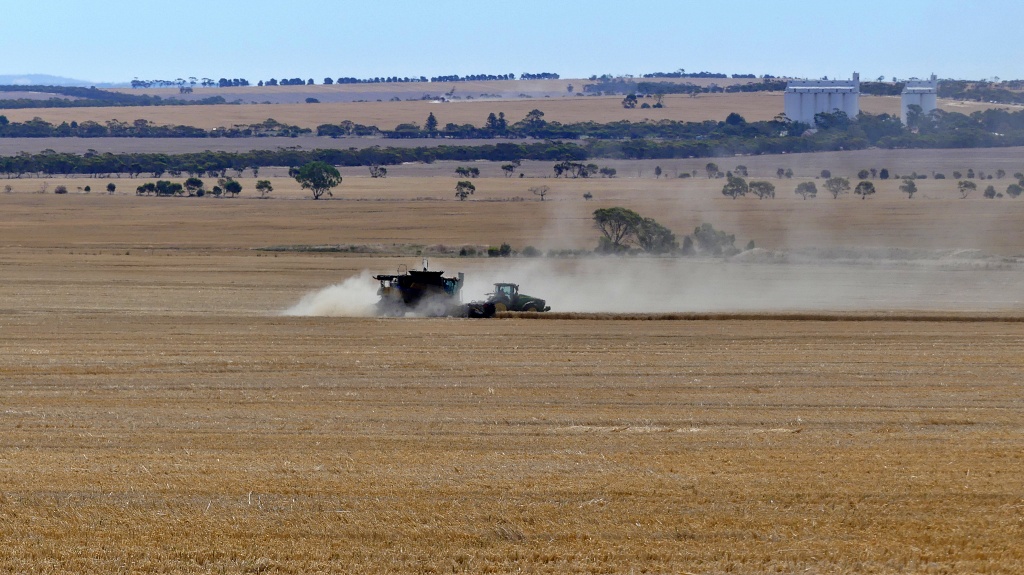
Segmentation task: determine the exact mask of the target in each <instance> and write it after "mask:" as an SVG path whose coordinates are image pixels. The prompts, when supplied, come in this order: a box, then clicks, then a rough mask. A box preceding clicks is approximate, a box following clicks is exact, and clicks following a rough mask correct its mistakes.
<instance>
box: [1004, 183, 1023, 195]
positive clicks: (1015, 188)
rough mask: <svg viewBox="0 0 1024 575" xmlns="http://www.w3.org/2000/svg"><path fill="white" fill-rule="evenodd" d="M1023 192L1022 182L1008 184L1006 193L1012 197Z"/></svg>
mask: <svg viewBox="0 0 1024 575" xmlns="http://www.w3.org/2000/svg"><path fill="white" fill-rule="evenodd" d="M1021 192H1024V187H1021V185H1020V184H1010V185H1009V186H1006V195H1008V196H1010V197H1011V198H1016V197H1018V196H1020V194H1021Z"/></svg>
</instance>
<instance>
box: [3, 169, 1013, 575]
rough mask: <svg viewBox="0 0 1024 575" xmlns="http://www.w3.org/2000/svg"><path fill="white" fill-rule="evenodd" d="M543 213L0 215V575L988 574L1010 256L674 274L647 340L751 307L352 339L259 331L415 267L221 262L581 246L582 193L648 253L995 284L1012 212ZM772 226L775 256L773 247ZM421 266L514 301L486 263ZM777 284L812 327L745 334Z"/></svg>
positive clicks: (561, 264)
mask: <svg viewBox="0 0 1024 575" xmlns="http://www.w3.org/2000/svg"><path fill="white" fill-rule="evenodd" d="M85 181H87V182H89V183H92V184H94V185H93V187H94V188H99V187H100V186H98V185H95V184H96V180H85ZM437 181H440V183H434V182H437ZM36 183H38V182H36ZM55 183H58V182H57V181H54V182H52V184H55ZM68 183H69V184H71V185H72V186H74V185H75V182H74V181H72V182H68ZM125 183H127V181H125ZM491 183H494V185H495V186H507V187H501V188H497V189H499V190H501V191H500V192H494V193H496V194H503V195H511V194H515V193H521V192H519V191H517V189H515V188H513V187H512V186H517V185H522V184H521V183H519V182H513V181H508V182H506V181H503V180H499V179H493V180H488V184H487V185H488V186H490V185H491ZM548 183H551V184H552V186H557V188H556V190H555V192H553V194H555V193H557V194H561V195H564V196H565V197H564V198H560V199H558V201H546V202H543V203H542V202H537V201H524V202H512V201H509V202H498V201H469V202H455V201H449V200H445V201H428V200H419V201H417V200H415V199H414V198H415V197H418V196H421V195H422V196H428V195H434V193H435V192H434V191H432V189H431V188H430V186H434V185H436V186H437V190H438V192H437V194H440V190H442V189H447V188H449V187H451V185H450V184H451V182H449V181H447V179H443V178H424V179H416V178H388V179H387V180H371V179H369V178H365V179H357V178H351V179H349V178H346V182H345V183H344V184H343V187H342V193H341V194H340V196H341V197H343V198H345V199H343V200H338V201H324V202H313V201H304V200H300V199H299V198H300V197H301V192H299V191H298V190H289V189H287V186H286V185H285V182H284V180H283V179H282V180H281V181H280V182H275V186H277V185H278V184H280V186H281V194H280V195H281V196H282V199H277V200H274V199H271V200H265V201H258V200H251V199H241V198H240V199H237V200H213V199H206V198H204V199H189V198H177V199H175V198H166V199H165V198H141V197H135V196H133V195H121V194H120V193H119V194H117V195H114V196H107V195H105V194H97V192H95V191H94V192H93V193H92V194H89V195H86V194H79V193H71V194H69V195H68V196H54V195H52V194H47V195H40V194H32V193H29V192H28V191H27V190H18V193H12V194H2V195H0V207H2V209H0V269H2V270H3V277H4V282H2V283H0V301H2V302H3V304H2V305H0V430H2V434H0V571H4V572H17V573H33V572H34V573H81V572H136V573H148V572H152V573H209V572H227V573H246V572H249V573H252V572H258V573H351V572H360V573H393V572H417V573H423V572H426V573H440V572H466V573H484V572H496V573H506V572H508V573H511V572H534V573H566V572H574V573H609V572H651V573H678V572H690V573H722V572H736V573H764V572H797V571H800V572H812V573H813V572H818V573H826V572H828V573H906V572H919V573H939V572H974V573H1013V572H1015V571H1016V570H1017V569H1019V565H1020V564H1021V563H1022V562H1024V548H1022V547H1021V546H1020V543H1019V542H1020V540H1021V538H1022V537H1024V520H1022V519H1021V517H1022V513H1021V511H1022V509H1024V496H1022V494H1024V450H1022V446H1024V426H1022V421H1024V413H1022V411H1024V403H1022V397H1024V396H1022V393H1021V388H1020V385H1021V381H1024V362H1021V361H1020V350H1021V345H1022V343H1024V323H1021V321H1020V320H1021V319H1022V317H1024V316H1022V315H1021V312H1020V308H1021V291H1020V287H1019V286H1020V285H1021V280H1022V278H1024V271H1022V270H1021V268H1020V263H1019V262H1016V263H1015V260H1012V259H999V258H995V259H991V260H988V259H985V260H979V266H971V265H964V264H963V263H960V264H954V265H952V267H950V268H948V269H947V268H943V267H942V266H938V267H937V268H936V269H931V267H930V266H929V264H927V263H925V262H902V263H900V262H895V263H894V262H889V264H886V265H881V264H879V265H874V264H866V263H863V262H861V263H848V264H838V263H832V264H829V265H828V266H823V267H820V268H819V267H818V266H813V265H805V264H800V265H795V264H771V263H769V264H765V263H756V262H755V263H738V262H734V263H729V264H725V263H719V262H713V261H702V262H696V263H694V264H693V265H692V266H691V265H690V264H686V265H684V266H683V268H682V269H683V271H684V272H686V275H687V276H688V277H689V281H690V283H689V284H688V287H687V288H686V289H683V288H681V287H680V285H679V284H677V285H675V286H669V287H668V288H663V289H669V290H670V291H671V292H673V293H674V292H677V291H678V292H682V293H681V298H680V300H679V303H678V304H677V305H679V309H677V310H676V311H680V312H688V311H694V310H697V311H699V308H700V306H699V305H698V304H697V302H696V300H694V301H693V302H691V303H687V302H688V298H689V296H690V295H691V294H690V293H688V292H687V290H688V289H693V290H694V291H699V292H700V293H701V295H700V297H701V298H704V297H707V294H708V292H711V293H712V294H714V293H715V292H718V295H719V296H721V295H722V294H730V293H731V294H732V297H734V298H736V299H734V300H733V301H734V302H737V301H748V302H756V305H754V306H753V307H754V311H755V312H756V313H746V314H744V315H742V316H740V315H732V316H730V315H718V316H709V315H703V316H690V317H694V318H695V319H693V320H687V319H680V318H685V317H688V316H672V315H663V316H655V315H645V316H621V315H614V314H610V315H607V316H604V318H603V319H599V316H594V315H590V316H586V317H587V319H577V318H575V317H573V316H572V315H562V316H558V315H555V316H551V317H550V319H546V320H543V321H538V320H527V319H495V320H489V321H484V320H479V321H471V320H458V319H387V320H384V319H375V318H366V317H291V316H282V315H281V313H280V312H281V311H282V310H284V309H286V308H288V307H289V306H291V305H293V304H295V303H297V302H298V300H299V298H300V297H301V296H302V295H303V294H305V293H307V292H309V291H312V290H317V289H319V288H321V287H324V286H327V285H330V284H333V283H338V282H339V281H341V280H342V279H344V278H348V277H351V276H356V275H358V274H359V273H360V272H361V271H363V270H373V271H390V270H393V269H394V268H395V266H396V265H398V264H415V263H417V262H416V261H408V260H409V258H393V257H391V258H389V257H383V256H378V255H375V256H358V255H341V254H313V253H304V252H296V251H282V252H264V251H258V250H253V249H252V248H257V247H262V246H270V245H299V244H318V243H325V244H329V243H344V242H353V243H375V242H388V241H390V242H399V243H403V242H407V243H415V242H422V243H425V244H426V243H441V242H444V243H447V244H449V245H459V244H472V243H496V242H499V241H503V240H507V241H511V242H513V243H516V244H517V245H521V244H520V242H525V241H527V240H529V239H530V237H531V236H532V235H534V234H536V235H539V236H541V237H544V238H547V240H546V241H549V242H551V244H552V245H551V246H550V247H560V246H563V245H566V244H573V243H574V242H577V243H578V244H580V245H591V244H592V243H593V240H594V233H595V232H593V230H590V229H588V221H587V218H588V214H589V211H591V210H593V209H594V208H595V207H598V206H599V205H605V204H599V203H598V202H597V201H594V202H584V201H582V200H580V199H576V198H578V197H579V195H580V194H581V193H582V191H584V190H588V189H594V190H596V191H597V192H600V193H599V194H597V195H598V198H599V199H602V201H607V202H608V204H607V205H612V202H614V203H622V204H626V205H630V206H631V207H635V208H636V209H637V210H638V211H641V212H642V213H644V212H646V213H650V214H652V215H656V217H657V218H658V219H659V221H662V220H665V221H664V222H663V223H668V224H670V225H671V226H672V227H674V228H675V227H678V229H680V230H685V229H687V227H688V226H692V225H695V224H694V222H699V221H700V220H703V219H711V218H715V219H712V221H713V223H715V224H716V226H718V225H719V222H722V223H721V227H724V228H726V229H730V226H735V227H734V228H733V229H731V230H730V231H733V232H741V233H740V235H741V236H742V237H743V239H746V238H747V237H748V236H749V237H753V238H757V239H758V242H759V243H760V242H761V241H762V238H768V239H767V240H765V241H766V242H767V243H768V244H771V243H773V242H774V243H776V245H777V246H778V247H793V246H800V245H806V243H804V242H809V241H810V239H812V238H813V239H814V242H810V243H815V242H816V244H817V245H819V246H822V247H829V248H833V249H838V248H840V247H842V246H844V245H849V243H850V242H857V241H863V242H866V243H877V245H883V246H885V245H887V246H902V247H904V248H907V249H916V250H925V251H926V250H928V249H937V248H945V247H947V246H948V247H959V248H972V249H978V250H982V251H984V252H987V253H1001V254H1004V255H1013V254H1016V253H1019V250H1018V247H1019V245H1020V239H1021V231H1020V228H1019V225H1017V223H1018V222H1019V221H1021V218H1020V216H1019V214H1018V210H1017V209H1016V208H1017V206H1019V205H1024V204H1020V203H1019V202H1013V201H1010V200H1003V201H1001V202H994V201H993V202H990V201H984V200H980V199H971V200H962V201H961V200H948V199H930V200H927V201H924V200H922V201H918V199H915V200H913V201H907V200H905V199H902V200H898V199H896V198H890V199H882V198H881V196H882V192H880V193H879V196H880V197H879V198H877V199H871V200H867V201H860V200H853V199H849V198H848V199H844V200H838V201H833V200H830V199H829V200H824V199H820V198H819V199H817V200H814V201H808V202H802V201H800V200H798V199H796V198H795V197H794V198H789V199H784V198H781V197H780V198H779V199H777V200H775V201H774V202H769V201H764V202H758V201H756V200H751V199H749V198H748V199H743V200H737V201H731V200H728V199H725V198H720V195H719V197H714V196H715V194H717V190H716V189H714V187H715V186H717V187H720V183H712V182H701V183H697V182H692V185H693V186H694V187H693V188H685V187H684V188H682V190H683V192H682V193H683V194H685V195H684V196H683V197H682V198H680V193H681V192H680V189H679V188H677V187H675V186H678V185H680V183H679V182H678V181H673V182H670V183H665V180H639V179H637V180H629V181H628V185H623V182H615V181H603V182H580V181H571V182H566V181H563V180H558V181H553V182H548ZM19 184H20V182H19ZM598 184H599V185H601V186H607V187H601V188H593V187H592V186H594V185H598ZM670 184H671V185H670ZM684 185H685V184H684ZM51 189H52V188H51ZM72 189H74V187H72ZM247 189H250V190H251V187H249V186H247ZM488 193H490V192H488ZM790 193H791V192H790ZM936 193H937V192H936ZM274 194H275V195H277V194H278V191H275V192H274ZM601 194H607V195H608V196H609V197H608V198H607V199H604V196H602V195H601ZM381 195H391V196H394V197H393V198H392V199H391V200H389V201H382V200H378V199H376V198H378V197H379V196H381ZM444 195H445V197H446V198H447V197H448V196H449V195H450V194H449V193H448V192H447V191H446V192H445V194H444ZM360 198H361V199H360ZM681 200H682V201H681ZM800 210H808V211H800ZM719 218H720V219H719ZM812 222H813V223H812ZM802 225H803V226H810V227H809V228H806V227H804V228H802V229H810V230H811V231H808V232H806V235H804V236H800V238H799V239H796V238H794V237H793V236H792V234H789V233H788V232H786V229H787V228H789V227H794V228H801V226H802ZM968 231H970V233H968ZM868 238H870V239H871V240H870V241H869V240H868ZM560 242H561V243H560ZM1014 250H1018V251H1014ZM517 261H519V260H517ZM520 263H521V262H520ZM433 265H434V267H437V268H438V269H445V270H448V271H449V272H455V271H466V272H467V273H468V274H469V275H470V277H471V278H473V277H475V276H495V277H498V276H501V277H504V278H507V279H510V280H513V281H517V280H518V279H519V278H518V276H517V277H509V275H514V274H516V273H519V272H518V271H517V269H516V266H517V265H519V264H509V263H508V262H504V261H494V260H488V259H479V258H477V259H452V260H442V261H436V262H434V263H433ZM676 265H677V264H676V263H674V262H672V261H670V260H659V259H650V260H644V259H640V260H614V261H613V266H612V269H611V270H606V271H602V272H601V273H599V274H596V275H593V274H591V275H587V274H588V272H587V270H593V269H597V268H600V267H601V264H600V263H599V262H598V261H597V260H580V261H554V262H553V263H550V269H551V270H553V271H552V273H559V274H564V278H563V279H564V282H565V283H567V284H568V285H570V286H575V287H576V288H577V289H578V293H579V294H580V296H581V297H582V295H583V292H584V291H585V290H584V289H583V287H584V286H586V285H589V284H590V283H593V284H597V283H598V282H600V280H601V278H602V277H603V278H605V279H607V280H608V281H609V282H611V280H613V279H617V278H626V281H625V282H620V281H616V282H612V283H616V284H619V285H618V286H617V288H616V290H615V291H613V293H612V296H613V297H610V298H608V299H606V300H605V305H606V306H607V307H604V308H601V307H594V308H592V311H602V310H614V309H616V308H615V305H614V301H622V300H630V299H633V297H634V296H631V295H630V294H631V293H633V291H634V290H635V292H636V293H639V294H641V295H640V296H639V297H640V298H643V297H645V296H647V295H648V294H650V293H652V292H651V291H650V289H648V288H647V287H646V286H647V285H648V284H650V285H658V284H660V283H661V282H660V281H659V280H660V279H662V278H663V277H664V273H665V272H666V270H668V269H670V268H672V267H673V266H676ZM503 274H505V275H503ZM795 275H800V276H802V277H803V278H804V279H805V280H806V281H803V282H800V283H799V284H797V283H794V279H793V278H794V276H795ZM574 278H584V279H586V280H587V281H574ZM830 278H833V279H832V280H830ZM834 278H839V280H838V283H830V281H835V280H834ZM363 279H364V280H366V281H367V282H368V283H370V284H372V280H369V279H368V278H363ZM522 281H524V282H525V281H526V280H525V279H524V280H522ZM737 284H739V285H741V286H742V287H741V288H738V287H737ZM527 285H530V284H524V288H525V287H526V286H527ZM837 285H839V286H841V287H843V289H842V290H841V291H840V293H841V294H843V295H844V296H847V297H850V298H853V300H852V301H853V311H851V310H849V309H848V310H847V311H845V312H843V313H833V311H834V310H835V309H836V308H841V307H843V306H842V304H841V303H837V300H836V299H834V297H829V296H828V295H827V294H823V293H821V292H827V291H830V290H831V289H832V288H833V287H836V286H837ZM699 286H703V289H697V288H698V287H699ZM772 286H776V287H772ZM787 287H789V288H793V289H794V290H798V291H801V292H802V293H803V296H804V298H805V299H807V300H808V301H811V302H812V303H813V307H814V309H813V310H812V311H813V313H811V312H810V311H804V312H802V313H803V314H804V315H794V314H792V313H788V314H782V315H780V314H779V313H777V312H776V311H772V310H777V309H778V308H779V305H780V304H776V303H773V301H772V300H771V298H773V297H776V296H780V294H782V293H783V292H785V291H787ZM369 289H370V290H371V293H372V287H371V288H369ZM619 290H621V291H619ZM569 293H570V294H571V293H572V291H571V290H570V292H569ZM653 293H661V294H665V293H670V292H665V291H662V292H657V291H655V292H653ZM886 294H891V297H886ZM897 294H899V295H897ZM472 295H473V296H476V295H478V294H476V293H474V294H472ZM538 295H549V294H547V293H540V292H538ZM605 295H606V296H607V295H608V294H605ZM915 295H916V296H918V299H915V297H914V296H915ZM933 295H934V296H935V297H936V298H945V299H944V300H942V301H941V302H940V301H938V299H935V300H933V299H932V296H933ZM550 297H551V298H552V304H553V305H555V306H556V310H564V311H569V310H574V311H585V310H580V309H578V308H575V307H574V305H573V302H572V301H570V300H568V299H566V296H557V297H560V298H561V299H560V300H558V299H557V297H556V295H555V294H551V295H550ZM588 297H591V298H592V296H588ZM695 297H696V296H695ZM723 297H724V296H723ZM744 297H745V298H748V299H746V300H744V299H742V298H744ZM599 299H600V298H599ZM698 299H699V298H698ZM588 301H589V300H588ZM787 301H795V300H787ZM559 306H560V307H559ZM739 307H742V306H739ZM965 308H969V309H971V310H972V311H971V312H970V313H969V314H964V313H962V310H963V309H965ZM708 309H719V311H723V312H727V311H729V310H728V309H725V310H722V309H721V308H708ZM627 311H628V310H627ZM893 311H897V312H899V314H897V315H896V316H895V317H893V316H892V314H891V313H889V314H886V313H879V312H893ZM627 317H632V318H636V319H626V318H627ZM640 317H662V318H665V319H663V320H661V321H641V320H640V319H639V318H640ZM998 317H1005V318H1006V319H1007V320H1008V321H995V319H996V318H998ZM925 319H927V321H921V320H925ZM904 320H906V321H904ZM914 320H917V321H914Z"/></svg>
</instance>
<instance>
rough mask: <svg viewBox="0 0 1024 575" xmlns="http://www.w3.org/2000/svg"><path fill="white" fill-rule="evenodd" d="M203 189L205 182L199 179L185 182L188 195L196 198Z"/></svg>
mask: <svg viewBox="0 0 1024 575" xmlns="http://www.w3.org/2000/svg"><path fill="white" fill-rule="evenodd" d="M201 189H203V181H202V180H200V179H199V178H196V177H192V178H189V179H187V180H185V190H186V191H187V192H188V195H190V196H194V195H196V192H198V191H199V190H201Z"/></svg>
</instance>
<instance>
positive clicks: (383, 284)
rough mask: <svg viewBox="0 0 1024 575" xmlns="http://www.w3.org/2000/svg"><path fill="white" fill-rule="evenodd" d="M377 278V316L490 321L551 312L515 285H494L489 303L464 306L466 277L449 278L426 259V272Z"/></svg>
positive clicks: (419, 271)
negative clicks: (508, 315) (502, 316)
mask: <svg viewBox="0 0 1024 575" xmlns="http://www.w3.org/2000/svg"><path fill="white" fill-rule="evenodd" d="M402 267H405V266H402ZM373 279H375V280H377V281H379V282H380V288H379V289H378V290H377V295H378V296H380V300H379V301H378V302H377V315H380V316H385V317H401V316H405V315H406V314H413V315H419V316H426V317H472V318H486V317H494V315H495V314H496V313H498V312H504V311H529V312H542V311H548V310H550V309H551V307H550V306H548V305H545V304H546V302H545V301H544V300H542V299H540V298H535V297H532V296H528V295H525V294H521V293H519V285H518V284H512V283H497V284H494V293H491V294H489V295H490V297H489V298H488V299H487V300H486V301H475V302H470V303H462V286H463V284H464V283H465V274H463V273H459V275H458V276H455V277H445V276H444V272H443V271H430V270H429V269H427V260H426V259H424V260H423V269H422V270H409V269H406V270H405V271H403V270H402V268H399V270H398V273H397V274H394V275H388V274H381V275H375V276H373Z"/></svg>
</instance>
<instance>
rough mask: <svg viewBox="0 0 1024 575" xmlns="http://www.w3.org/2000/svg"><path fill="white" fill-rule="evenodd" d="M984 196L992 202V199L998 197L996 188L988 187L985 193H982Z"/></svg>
mask: <svg viewBox="0 0 1024 575" xmlns="http://www.w3.org/2000/svg"><path fill="white" fill-rule="evenodd" d="M982 195H983V196H984V197H986V198H988V199H990V200H991V199H992V198H994V197H996V187H995V186H992V185H990V186H988V187H987V188H985V191H984V192H983V193H982ZM999 195H1000V196H1001V195H1002V194H999Z"/></svg>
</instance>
